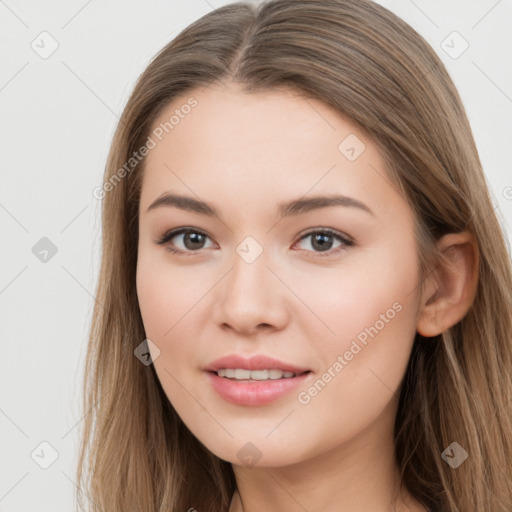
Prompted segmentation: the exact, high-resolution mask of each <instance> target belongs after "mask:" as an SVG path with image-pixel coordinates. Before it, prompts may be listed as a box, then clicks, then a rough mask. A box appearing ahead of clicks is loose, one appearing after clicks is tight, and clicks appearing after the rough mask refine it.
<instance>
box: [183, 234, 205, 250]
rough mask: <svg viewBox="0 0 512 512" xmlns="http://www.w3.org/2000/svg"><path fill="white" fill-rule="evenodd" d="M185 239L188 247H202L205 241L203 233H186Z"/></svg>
mask: <svg viewBox="0 0 512 512" xmlns="http://www.w3.org/2000/svg"><path fill="white" fill-rule="evenodd" d="M184 241H185V247H187V249H200V248H201V246H202V244H203V243H204V239H203V235H202V234H201V233H185V239H184ZM189 242H190V243H189Z"/></svg>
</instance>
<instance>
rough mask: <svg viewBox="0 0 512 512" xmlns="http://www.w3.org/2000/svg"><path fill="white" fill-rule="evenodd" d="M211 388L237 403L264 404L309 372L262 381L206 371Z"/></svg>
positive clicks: (295, 385) (288, 390) (293, 387)
mask: <svg viewBox="0 0 512 512" xmlns="http://www.w3.org/2000/svg"><path fill="white" fill-rule="evenodd" d="M207 373H208V376H209V378H210V382H211V384H212V386H213V389H215V391H217V393H218V394H219V395H220V396H221V397H222V398H224V400H226V401H228V402H231V403H233V404H237V405H252V406H256V405H265V404H268V403H270V402H273V401H274V400H277V399H278V398H280V397H281V396H283V395H286V394H287V393H290V392H291V391H293V390H294V389H296V388H297V387H299V386H300V385H301V384H303V383H304V381H305V380H306V379H307V378H308V376H309V375H310V373H303V374H302V375H299V376H297V377H290V378H288V379H284V378H283V379H273V380H263V381H243V380H240V381H237V380H231V379H227V378H226V377H219V376H218V375H217V374H216V373H214V372H207Z"/></svg>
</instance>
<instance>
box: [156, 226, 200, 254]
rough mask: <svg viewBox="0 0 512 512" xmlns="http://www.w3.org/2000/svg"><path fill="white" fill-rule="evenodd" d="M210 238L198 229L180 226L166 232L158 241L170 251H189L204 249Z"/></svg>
mask: <svg viewBox="0 0 512 512" xmlns="http://www.w3.org/2000/svg"><path fill="white" fill-rule="evenodd" d="M209 238H210V237H209V236H208V235H207V234H206V233H203V232H202V231H199V230H197V229H191V228H180V229H176V230H173V231H169V232H167V233H165V234H164V235H163V236H162V237H161V238H160V239H159V240H158V241H157V242H156V243H157V244H159V245H164V246H166V248H167V249H168V250H169V251H170V252H175V253H187V252H195V251H199V250H200V249H204V248H205V243H206V241H207V240H208V239H209Z"/></svg>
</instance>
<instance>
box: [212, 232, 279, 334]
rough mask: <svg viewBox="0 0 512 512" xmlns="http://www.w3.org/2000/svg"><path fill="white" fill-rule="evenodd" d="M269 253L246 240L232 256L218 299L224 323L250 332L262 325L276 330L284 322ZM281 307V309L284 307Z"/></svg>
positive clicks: (252, 238) (253, 241) (251, 240)
mask: <svg viewBox="0 0 512 512" xmlns="http://www.w3.org/2000/svg"><path fill="white" fill-rule="evenodd" d="M267 265H268V266H270V267H272V263H271V262H270V261H269V254H268V251H266V250H264V248H263V245H262V244H261V243H259V242H258V241H257V240H256V239H255V238H254V237H250V236H248V237H246V238H245V239H244V240H243V241H242V242H241V243H240V244H239V245H238V246H237V247H236V248H235V253H234V254H233V255H232V258H231V261H230V266H231V267H232V268H231V271H230V272H229V273H228V274H227V275H226V277H225V279H226V283H225V286H224V287H223V290H222V292H221V294H220V296H219V297H218V308H219V311H220V315H221V319H220V321H221V323H227V324H229V325H231V326H232V327H234V328H236V329H240V330H251V329H253V328H256V327H257V326H258V325H259V324H269V325H273V326H277V325H278V324H279V323H280V322H281V321H282V320H283V318H282V313H283V310H282V307H280V306H279V304H278V303H279V300H278V294H279V291H278V290H275V289H273V287H275V286H276V284H277V282H276V278H275V276H274V275H273V274H272V272H271V271H270V270H269V269H268V268H267ZM281 306H282V305H281Z"/></svg>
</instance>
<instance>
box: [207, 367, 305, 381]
mask: <svg viewBox="0 0 512 512" xmlns="http://www.w3.org/2000/svg"><path fill="white" fill-rule="evenodd" d="M217 375H218V376H219V377H226V378H228V379H235V380H275V379H282V378H285V379H289V378H291V377H295V375H296V374H295V373H293V372H284V371H282V370H275V369H270V370H243V369H241V368H236V369H233V368H221V369H220V370H217Z"/></svg>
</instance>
